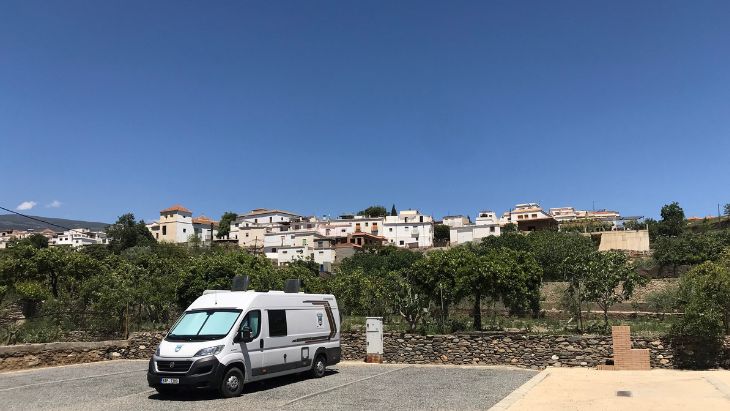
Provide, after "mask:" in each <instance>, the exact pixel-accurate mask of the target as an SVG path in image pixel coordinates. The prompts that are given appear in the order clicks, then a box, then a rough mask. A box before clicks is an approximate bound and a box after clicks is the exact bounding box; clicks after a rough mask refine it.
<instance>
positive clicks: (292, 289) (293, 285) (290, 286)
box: [284, 278, 301, 294]
mask: <svg viewBox="0 0 730 411" xmlns="http://www.w3.org/2000/svg"><path fill="white" fill-rule="evenodd" d="M300 287H301V281H299V279H298V278H295V279H289V280H286V284H285V285H284V292H285V293H295V294H296V293H298V292H299V288H300Z"/></svg>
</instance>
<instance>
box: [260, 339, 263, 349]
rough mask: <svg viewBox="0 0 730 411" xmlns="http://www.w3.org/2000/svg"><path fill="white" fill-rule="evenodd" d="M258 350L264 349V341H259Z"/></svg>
mask: <svg viewBox="0 0 730 411" xmlns="http://www.w3.org/2000/svg"><path fill="white" fill-rule="evenodd" d="M259 348H261V349H262V350H263V349H264V339H263V338H262V339H260V340H259Z"/></svg>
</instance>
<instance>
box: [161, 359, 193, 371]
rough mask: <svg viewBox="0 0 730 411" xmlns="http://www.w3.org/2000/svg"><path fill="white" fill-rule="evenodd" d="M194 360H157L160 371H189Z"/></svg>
mask: <svg viewBox="0 0 730 411" xmlns="http://www.w3.org/2000/svg"><path fill="white" fill-rule="evenodd" d="M192 364H193V362H192V361H184V360H183V361H175V360H170V361H157V371H158V372H188V370H189V369H190V366H191V365H192Z"/></svg>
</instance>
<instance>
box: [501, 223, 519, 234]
mask: <svg viewBox="0 0 730 411" xmlns="http://www.w3.org/2000/svg"><path fill="white" fill-rule="evenodd" d="M501 231H502V233H516V232H517V231H518V229H517V224H515V223H507V224H505V225H504V227H502V230H501Z"/></svg>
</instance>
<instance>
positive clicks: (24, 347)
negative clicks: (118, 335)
mask: <svg viewBox="0 0 730 411" xmlns="http://www.w3.org/2000/svg"><path fill="white" fill-rule="evenodd" d="M163 335H164V334H161V333H134V334H132V335H131V336H130V338H129V339H127V340H112V341H99V342H57V343H47V344H19V345H8V346H0V371H10V370H20V369H25V368H35V367H49V366H55V365H67V364H80V363H86V362H95V361H104V360H114V359H149V358H150V357H151V356H152V354H154V352H155V349H156V348H157V345H158V344H159V342H160V340H161V339H162V336H163Z"/></svg>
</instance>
